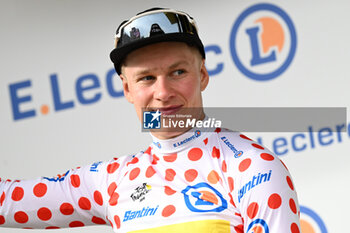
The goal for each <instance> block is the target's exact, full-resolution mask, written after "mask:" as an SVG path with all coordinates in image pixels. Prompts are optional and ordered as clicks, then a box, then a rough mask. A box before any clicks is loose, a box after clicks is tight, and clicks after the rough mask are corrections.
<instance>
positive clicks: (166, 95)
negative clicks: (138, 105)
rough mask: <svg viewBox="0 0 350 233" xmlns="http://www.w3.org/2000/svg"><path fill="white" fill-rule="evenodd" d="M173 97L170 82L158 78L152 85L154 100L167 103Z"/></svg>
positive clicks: (165, 78) (164, 78)
mask: <svg viewBox="0 0 350 233" xmlns="http://www.w3.org/2000/svg"><path fill="white" fill-rule="evenodd" d="M173 96H174V89H173V87H172V83H171V80H169V79H168V78H167V77H159V78H157V81H156V83H155V85H154V98H155V99H157V100H159V101H163V102H165V101H168V100H169V99H170V98H172V97H173Z"/></svg>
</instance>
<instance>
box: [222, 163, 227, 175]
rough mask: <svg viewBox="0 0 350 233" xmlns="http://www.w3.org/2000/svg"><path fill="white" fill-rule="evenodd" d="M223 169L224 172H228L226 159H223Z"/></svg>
mask: <svg viewBox="0 0 350 233" xmlns="http://www.w3.org/2000/svg"><path fill="white" fill-rule="evenodd" d="M221 170H222V171H223V172H227V164H226V161H225V160H224V161H222V165H221Z"/></svg>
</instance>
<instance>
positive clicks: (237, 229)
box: [235, 224, 244, 233]
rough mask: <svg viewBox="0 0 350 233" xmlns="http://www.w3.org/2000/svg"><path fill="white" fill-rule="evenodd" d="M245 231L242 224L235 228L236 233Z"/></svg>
mask: <svg viewBox="0 0 350 233" xmlns="http://www.w3.org/2000/svg"><path fill="white" fill-rule="evenodd" d="M243 229H244V226H243V225H242V224H241V225H238V226H235V231H236V232H237V233H243V232H244V231H243Z"/></svg>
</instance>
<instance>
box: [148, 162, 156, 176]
mask: <svg viewBox="0 0 350 233" xmlns="http://www.w3.org/2000/svg"><path fill="white" fill-rule="evenodd" d="M155 173H156V171H155V170H154V168H153V166H152V165H151V166H149V167H148V168H147V170H146V177H147V178H150V177H152V176H153V175H154V174H155Z"/></svg>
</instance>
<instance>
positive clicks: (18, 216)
mask: <svg viewBox="0 0 350 233" xmlns="http://www.w3.org/2000/svg"><path fill="white" fill-rule="evenodd" d="M14 217H15V221H16V222H18V223H26V222H28V219H29V218H28V215H27V214H26V213H24V212H23V211H18V212H16V213H15V216H14Z"/></svg>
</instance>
